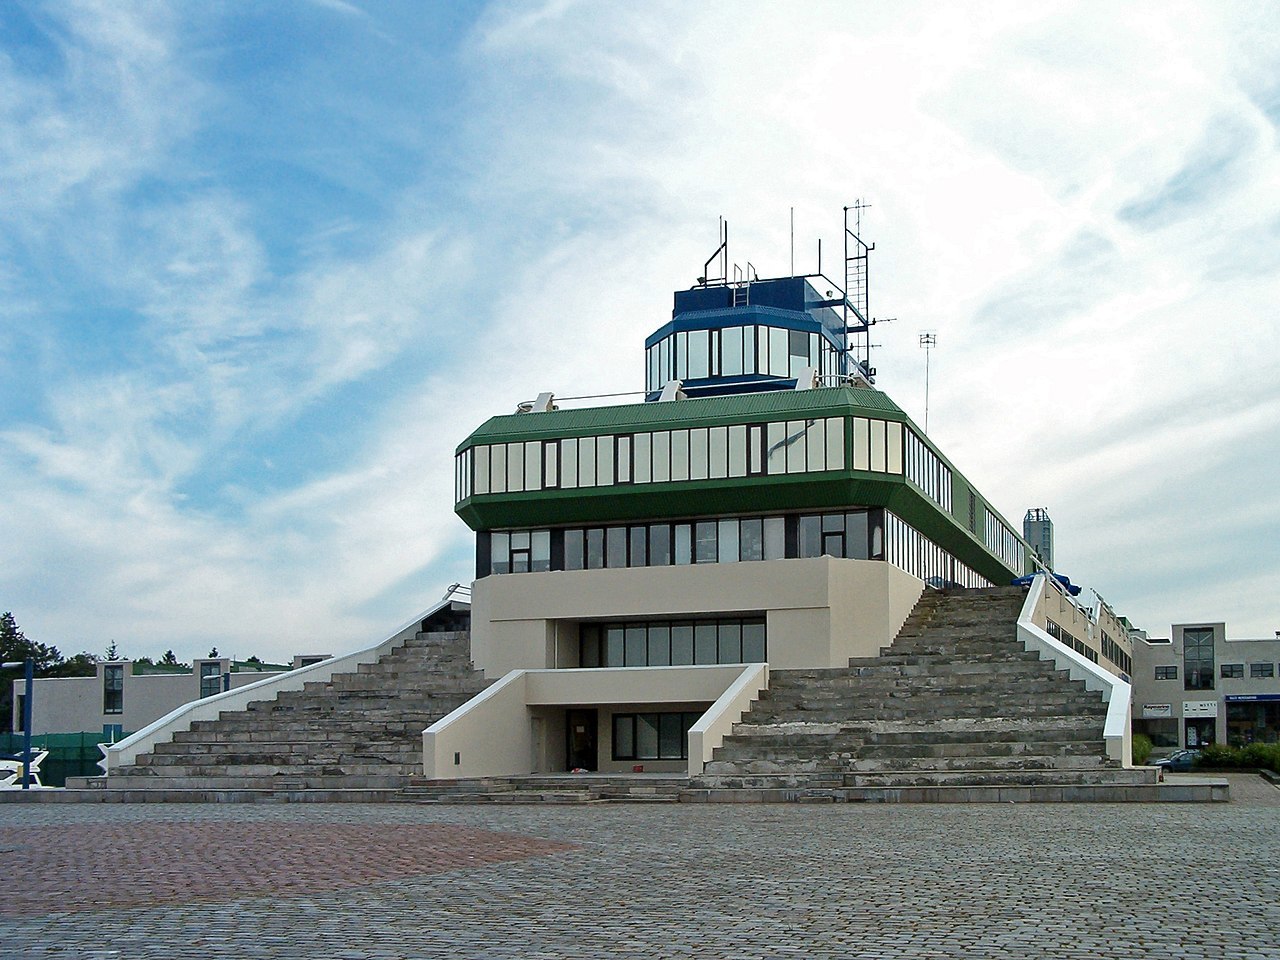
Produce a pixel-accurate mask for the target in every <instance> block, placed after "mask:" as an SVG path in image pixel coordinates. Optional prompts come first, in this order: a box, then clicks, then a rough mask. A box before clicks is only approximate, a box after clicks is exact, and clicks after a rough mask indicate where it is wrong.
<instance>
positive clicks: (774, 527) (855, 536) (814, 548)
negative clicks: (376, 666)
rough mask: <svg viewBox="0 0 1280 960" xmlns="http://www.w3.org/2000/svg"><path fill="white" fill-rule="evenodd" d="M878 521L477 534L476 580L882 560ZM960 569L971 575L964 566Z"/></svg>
mask: <svg viewBox="0 0 1280 960" xmlns="http://www.w3.org/2000/svg"><path fill="white" fill-rule="evenodd" d="M881 515H882V514H881V512H880V511H879V510H852V511H845V512H842V513H825V514H789V515H784V516H775V517H718V518H715V519H708V520H688V521H682V522H675V523H671V522H662V523H642V524H630V525H627V526H609V527H604V526H601V527H568V528H557V529H554V530H496V531H493V532H490V533H480V534H479V535H478V536H477V549H476V558H477V563H476V576H477V577H485V576H488V575H489V574H491V573H528V572H531V571H532V572H537V571H542V570H600V569H604V568H617V567H666V566H681V565H684V564H694V563H739V562H747V561H752V560H782V559H786V558H789V557H791V558H794V557H821V556H831V557H843V558H846V559H849V560H883V559H884V530H883V526H882V521H881V519H880V517H881ZM959 566H960V567H961V568H963V569H965V570H967V569H968V568H967V567H964V565H963V564H959ZM984 583H985V581H984ZM965 585H966V586H968V585H971V584H968V583H966V584H965Z"/></svg>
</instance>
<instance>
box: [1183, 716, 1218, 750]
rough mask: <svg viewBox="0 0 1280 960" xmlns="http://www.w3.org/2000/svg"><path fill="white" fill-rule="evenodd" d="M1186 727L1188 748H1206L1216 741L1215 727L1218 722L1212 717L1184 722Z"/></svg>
mask: <svg viewBox="0 0 1280 960" xmlns="http://www.w3.org/2000/svg"><path fill="white" fill-rule="evenodd" d="M1183 723H1184V724H1185V725H1186V738H1187V739H1186V744H1187V746H1188V747H1206V746H1208V745H1209V744H1211V743H1213V741H1214V727H1216V726H1217V725H1218V721H1217V720H1215V719H1213V718H1212V717H1197V718H1195V719H1194V720H1184V721H1183Z"/></svg>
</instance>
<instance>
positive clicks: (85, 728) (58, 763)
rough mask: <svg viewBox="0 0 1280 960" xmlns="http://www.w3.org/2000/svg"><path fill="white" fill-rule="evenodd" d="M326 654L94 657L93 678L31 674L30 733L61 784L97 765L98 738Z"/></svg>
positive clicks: (14, 745) (18, 699)
mask: <svg viewBox="0 0 1280 960" xmlns="http://www.w3.org/2000/svg"><path fill="white" fill-rule="evenodd" d="M326 657H327V654H326V655H315V656H298V657H294V660H293V663H292V664H273V663H261V662H258V661H256V660H247V661H245V660H232V659H230V658H228V657H205V658H201V659H197V660H195V661H193V662H192V665H191V666H190V667H186V666H177V667H165V666H163V665H157V664H150V663H138V662H136V661H132V660H108V661H103V662H101V663H99V664H98V670H97V674H96V675H95V676H92V677H55V678H48V679H41V680H36V681H35V683H34V684H33V696H32V702H31V732H32V736H33V737H34V738H35V742H36V743H37V744H39V745H41V746H46V747H48V749H49V760H48V762H47V764H46V771H48V772H49V773H51V774H52V776H51V777H47V778H46V782H47V783H53V784H55V785H56V784H59V783H60V782H61V779H62V778H63V777H65V776H66V775H71V776H76V775H86V774H90V773H94V772H96V771H97V761H98V759H99V756H98V751H97V748H96V744H97V743H100V742H101V743H116V742H117V741H119V740H121V739H123V738H124V737H126V736H128V735H129V734H131V733H133V732H134V731H136V730H140V729H142V728H143V727H145V726H146V725H147V724H149V723H151V722H152V721H155V720H158V719H160V718H161V717H163V716H165V715H166V714H168V713H170V712H171V711H173V710H175V709H177V708H178V707H180V706H182V705H183V704H184V703H189V702H191V701H192V700H199V699H202V698H204V697H210V696H213V695H214V694H216V693H221V692H222V691H224V690H234V689H236V688H238V687H243V686H246V685H247V684H250V683H255V682H257V681H258V680H262V679H264V678H266V677H269V676H275V675H279V674H281V673H285V672H287V671H289V670H292V669H294V668H296V667H299V666H305V665H306V664H309V663H315V662H317V661H319V660H323V659H325V658H326ZM13 685H14V686H13V718H12V720H13V726H12V727H11V729H12V730H13V731H14V734H12V735H10V736H9V737H8V738H7V739H8V740H10V741H12V742H11V743H6V744H5V746H6V747H7V748H8V749H9V750H10V751H12V750H16V749H20V745H19V741H20V739H21V738H20V737H18V736H17V734H21V733H22V732H23V728H22V717H23V713H22V710H23V704H24V702H25V700H26V694H25V687H24V683H23V681H21V680H15V681H13Z"/></svg>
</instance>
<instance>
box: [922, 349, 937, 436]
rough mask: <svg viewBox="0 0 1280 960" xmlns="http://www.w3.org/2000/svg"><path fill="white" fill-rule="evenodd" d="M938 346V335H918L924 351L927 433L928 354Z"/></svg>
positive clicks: (925, 426) (927, 430)
mask: <svg viewBox="0 0 1280 960" xmlns="http://www.w3.org/2000/svg"><path fill="white" fill-rule="evenodd" d="M937 345H938V335H937V334H936V333H933V332H932V331H930V332H928V333H921V334H920V346H921V348H922V349H923V350H924V432H925V433H926V434H928V432H929V354H930V353H931V352H932V351H933V348H934V347H936V346H937Z"/></svg>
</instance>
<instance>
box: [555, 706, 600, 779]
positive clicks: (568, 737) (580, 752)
mask: <svg viewBox="0 0 1280 960" xmlns="http://www.w3.org/2000/svg"><path fill="white" fill-rule="evenodd" d="M599 726H600V720H599V717H598V716H597V714H596V711H595V710H566V711H565V712H564V728H565V760H566V761H567V763H568V766H569V769H570V770H595V769H596V768H597V767H599V765H600V745H599V743H598V742H597V740H598V738H597V733H598V731H599Z"/></svg>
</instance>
